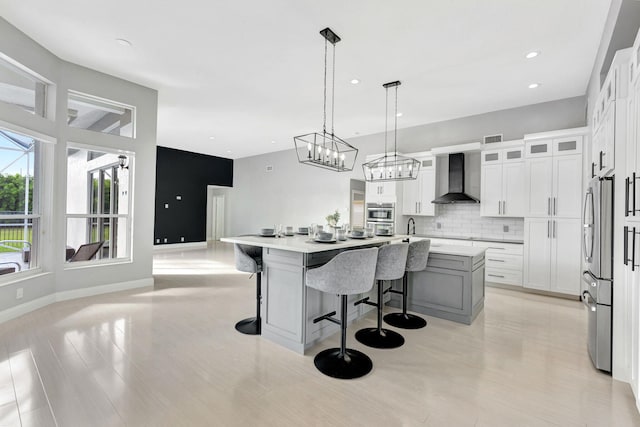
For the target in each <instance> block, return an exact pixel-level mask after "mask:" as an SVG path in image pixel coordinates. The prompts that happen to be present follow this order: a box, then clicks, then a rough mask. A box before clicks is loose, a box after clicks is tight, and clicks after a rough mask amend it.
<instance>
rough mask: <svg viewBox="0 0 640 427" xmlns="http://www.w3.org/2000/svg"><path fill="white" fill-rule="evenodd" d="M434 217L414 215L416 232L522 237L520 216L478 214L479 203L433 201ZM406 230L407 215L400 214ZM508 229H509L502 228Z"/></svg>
mask: <svg viewBox="0 0 640 427" xmlns="http://www.w3.org/2000/svg"><path fill="white" fill-rule="evenodd" d="M435 208H436V215H435V216H433V217H430V216H429V217H424V216H415V217H413V219H415V221H416V233H417V234H428V235H432V236H443V237H477V238H491V239H505V240H522V239H523V238H524V237H523V236H524V219H523V218H489V217H481V216H480V204H479V203H472V204H466V203H460V204H448V205H436V207H435ZM402 219H403V222H402V223H401V225H402V228H401V230H402V231H403V232H404V231H406V227H407V221H408V219H409V216H406V215H405V216H403V217H402ZM505 230H508V231H505Z"/></svg>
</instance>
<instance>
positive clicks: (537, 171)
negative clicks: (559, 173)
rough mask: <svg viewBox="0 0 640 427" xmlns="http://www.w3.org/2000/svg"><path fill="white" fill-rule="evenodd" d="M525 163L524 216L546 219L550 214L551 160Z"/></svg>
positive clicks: (528, 160)
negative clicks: (525, 209) (525, 206)
mask: <svg viewBox="0 0 640 427" xmlns="http://www.w3.org/2000/svg"><path fill="white" fill-rule="evenodd" d="M525 163H526V167H525V170H526V172H525V173H526V178H525V184H526V189H525V194H526V196H527V199H526V200H527V203H526V205H527V215H526V216H529V217H538V218H540V217H547V216H549V215H550V213H551V193H552V191H553V158H552V157H537V158H532V159H527V161H526V162H525ZM545 235H546V233H545Z"/></svg>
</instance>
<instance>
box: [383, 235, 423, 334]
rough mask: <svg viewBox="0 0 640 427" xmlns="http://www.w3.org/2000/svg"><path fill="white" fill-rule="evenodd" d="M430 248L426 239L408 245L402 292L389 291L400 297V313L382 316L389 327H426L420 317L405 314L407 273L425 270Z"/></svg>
mask: <svg viewBox="0 0 640 427" xmlns="http://www.w3.org/2000/svg"><path fill="white" fill-rule="evenodd" d="M430 247H431V240H428V239H427V240H419V241H417V242H413V243H409V253H408V254H407V266H406V267H405V273H404V276H403V277H402V291H396V290H394V289H392V290H391V292H393V293H396V294H400V295H402V313H389V314H387V315H386V316H384V321H385V322H387V323H388V324H390V325H391V326H395V327H396V328H402V329H420V328H424V327H425V326H427V321H426V320H424V319H423V318H422V317H420V316H416V315H415V314H408V313H407V282H408V279H407V272H409V271H422V270H424V269H425V268H427V260H428V259H429V248H430Z"/></svg>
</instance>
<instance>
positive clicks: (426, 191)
mask: <svg viewBox="0 0 640 427" xmlns="http://www.w3.org/2000/svg"><path fill="white" fill-rule="evenodd" d="M417 159H418V160H420V162H421V163H420V171H419V172H418V177H417V178H416V179H415V180H411V181H403V182H402V214H403V215H417V216H434V215H435V205H434V204H433V203H431V201H432V200H433V199H435V198H436V161H435V157H427V158H419V157H418V158H417Z"/></svg>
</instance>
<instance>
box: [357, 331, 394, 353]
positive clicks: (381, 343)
mask: <svg viewBox="0 0 640 427" xmlns="http://www.w3.org/2000/svg"><path fill="white" fill-rule="evenodd" d="M356 339H357V340H358V341H360V342H361V343H362V344H364V345H367V346H369V347H373V348H398V347H400V346H402V344H404V338H403V337H402V335H400V334H399V333H397V332H394V331H390V330H389V329H380V330H379V329H378V328H365V329H360V330H359V331H358V332H356Z"/></svg>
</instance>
